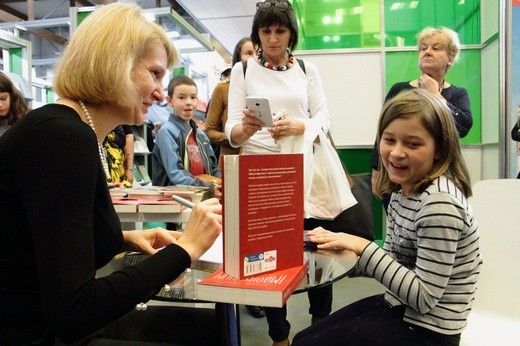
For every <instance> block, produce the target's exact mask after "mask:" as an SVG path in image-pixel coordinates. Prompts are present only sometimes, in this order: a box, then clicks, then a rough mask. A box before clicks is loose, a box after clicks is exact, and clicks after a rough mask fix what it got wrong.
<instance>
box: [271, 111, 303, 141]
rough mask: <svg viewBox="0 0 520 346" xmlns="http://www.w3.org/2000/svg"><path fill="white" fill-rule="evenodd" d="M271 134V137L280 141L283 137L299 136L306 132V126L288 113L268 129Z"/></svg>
mask: <svg viewBox="0 0 520 346" xmlns="http://www.w3.org/2000/svg"><path fill="white" fill-rule="evenodd" d="M267 130H268V131H269V132H271V136H272V137H273V138H274V139H276V140H278V139H281V138H283V137H289V136H298V135H301V134H303V133H304V132H305V124H304V123H303V122H302V121H300V120H297V119H295V118H293V117H292V116H290V115H288V114H287V113H286V114H285V115H284V116H283V117H282V118H281V119H280V120H277V121H275V122H274V124H273V127H270V128H268V129H267Z"/></svg>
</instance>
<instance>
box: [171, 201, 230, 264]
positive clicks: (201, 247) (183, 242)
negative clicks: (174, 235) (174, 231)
mask: <svg viewBox="0 0 520 346" xmlns="http://www.w3.org/2000/svg"><path fill="white" fill-rule="evenodd" d="M220 232H222V205H221V204H220V203H219V201H218V199H216V198H211V199H207V200H205V201H203V202H201V203H197V204H196V205H195V206H194V207H193V209H192V212H191V215H190V218H189V220H188V224H187V225H186V228H185V229H184V231H183V232H182V233H181V236H180V237H179V238H178V240H177V245H179V246H181V247H182V248H183V249H184V250H186V252H188V254H189V255H190V257H191V260H192V261H194V260H196V259H198V258H199V257H200V256H202V254H203V253H204V252H206V250H208V249H209V248H210V246H211V245H213V243H214V242H215V239H217V237H218V235H219V234H220Z"/></svg>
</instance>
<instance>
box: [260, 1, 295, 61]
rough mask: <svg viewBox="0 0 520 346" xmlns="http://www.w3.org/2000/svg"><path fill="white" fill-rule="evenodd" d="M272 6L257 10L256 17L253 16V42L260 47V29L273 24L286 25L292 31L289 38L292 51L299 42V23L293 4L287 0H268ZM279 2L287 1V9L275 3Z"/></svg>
mask: <svg viewBox="0 0 520 346" xmlns="http://www.w3.org/2000/svg"><path fill="white" fill-rule="evenodd" d="M266 2H269V3H271V4H272V6H271V7H270V8H269V9H268V10H265V11H262V10H257V11H256V14H255V17H254V18H253V27H252V29H251V42H253V45H254V46H255V49H256V48H260V47H261V45H260V37H259V36H258V30H260V29H261V28H265V27H270V26H271V25H280V26H285V27H287V28H288V29H289V30H290V31H291V38H290V39H289V47H288V48H289V51H290V52H292V51H293V50H294V49H295V48H296V45H297V44H298V23H297V22H296V17H295V16H294V12H293V9H292V6H291V3H290V2H289V1H287V0H267V1H266ZM277 2H286V3H287V4H288V6H287V9H285V10H280V9H278V8H277V7H276V6H275V5H274V4H275V3H277Z"/></svg>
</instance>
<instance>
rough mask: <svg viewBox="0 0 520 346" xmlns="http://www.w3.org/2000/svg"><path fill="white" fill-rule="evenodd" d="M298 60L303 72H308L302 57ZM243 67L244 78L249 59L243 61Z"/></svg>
mask: <svg viewBox="0 0 520 346" xmlns="http://www.w3.org/2000/svg"><path fill="white" fill-rule="evenodd" d="M296 61H298V64H299V65H300V67H301V69H302V70H303V73H305V74H307V71H305V62H304V61H303V60H302V59H298V58H296ZM242 69H243V70H244V78H245V76H246V71H247V60H246V61H242Z"/></svg>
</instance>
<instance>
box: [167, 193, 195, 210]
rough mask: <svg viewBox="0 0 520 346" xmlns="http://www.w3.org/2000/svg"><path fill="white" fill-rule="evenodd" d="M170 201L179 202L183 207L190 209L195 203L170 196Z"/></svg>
mask: <svg viewBox="0 0 520 346" xmlns="http://www.w3.org/2000/svg"><path fill="white" fill-rule="evenodd" d="M172 199H173V200H174V201H177V202H179V203H180V204H182V205H183V206H185V207H188V208H191V209H193V207H194V206H195V203H193V202H192V201H188V200H187V199H184V198H182V197H179V196H176V195H172Z"/></svg>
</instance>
